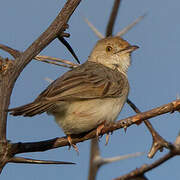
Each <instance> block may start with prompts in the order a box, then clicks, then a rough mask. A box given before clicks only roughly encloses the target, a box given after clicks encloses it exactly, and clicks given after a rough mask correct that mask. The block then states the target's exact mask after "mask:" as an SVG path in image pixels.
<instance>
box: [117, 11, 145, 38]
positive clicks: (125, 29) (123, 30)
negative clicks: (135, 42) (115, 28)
mask: <svg viewBox="0 0 180 180" xmlns="http://www.w3.org/2000/svg"><path fill="white" fill-rule="evenodd" d="M145 16H146V13H145V14H144V15H142V16H140V17H138V18H137V19H135V21H134V22H132V23H131V24H129V25H128V26H126V27H125V28H124V29H122V30H121V31H120V32H118V33H117V35H116V36H123V35H124V34H126V33H127V32H128V31H129V30H130V29H132V28H133V27H134V26H135V25H136V24H138V23H139V22H140V21H141V20H142V19H143V18H144V17H145Z"/></svg>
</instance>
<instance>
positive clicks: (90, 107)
mask: <svg viewBox="0 0 180 180" xmlns="http://www.w3.org/2000/svg"><path fill="white" fill-rule="evenodd" d="M137 48H138V46H132V45H130V44H129V43H128V42H127V41H125V40H123V39H122V38H121V37H118V36H115V37H108V38H104V39H101V40H99V41H98V42H97V44H96V45H95V47H94V49H93V50H92V52H91V54H90V56H89V58H88V60H87V61H86V62H85V63H84V64H82V65H80V66H78V67H76V68H74V69H72V70H70V71H68V72H66V73H65V74H64V75H62V76H61V77H59V78H58V79H56V80H55V81H54V82H53V83H51V84H50V85H49V86H48V87H47V88H46V89H45V90H44V91H43V92H42V93H41V94H40V95H39V96H38V97H37V98H36V99H35V100H34V101H33V102H32V103H29V104H26V105H23V106H20V107H17V108H13V109H9V111H10V112H11V113H10V114H12V115H14V116H19V115H22V116H34V115H37V114H41V113H44V112H47V113H48V114H51V115H53V116H54V117H55V120H56V122H57V124H58V125H60V127H61V128H62V129H63V131H64V133H65V134H66V135H67V138H68V141H69V143H70V145H72V146H73V147H74V148H75V150H78V149H77V146H76V145H75V144H73V143H72V139H71V135H72V134H80V133H83V132H88V131H90V130H92V129H95V128H96V129H97V130H96V132H97V137H98V135H99V134H100V132H101V130H102V128H103V127H104V126H105V125H106V123H107V124H108V123H111V122H114V121H115V120H116V118H117V116H118V115H119V113H120V112H121V109H122V107H123V105H124V103H125V102H126V100H127V97H128V92H129V83H128V79H127V70H128V67H129V66H130V64H131V53H132V52H133V51H134V50H136V49H137Z"/></svg>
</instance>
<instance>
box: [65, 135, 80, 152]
mask: <svg viewBox="0 0 180 180" xmlns="http://www.w3.org/2000/svg"><path fill="white" fill-rule="evenodd" d="M67 140H68V142H69V144H70V147H71V146H72V147H73V148H74V149H75V151H76V152H77V153H78V154H79V150H78V147H77V146H76V144H73V143H72V138H71V135H67Z"/></svg>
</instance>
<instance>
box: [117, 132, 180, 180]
mask: <svg viewBox="0 0 180 180" xmlns="http://www.w3.org/2000/svg"><path fill="white" fill-rule="evenodd" d="M177 155H180V135H178V136H177V138H176V141H175V143H174V144H173V145H171V150H170V151H169V153H167V154H166V155H164V156H163V157H161V158H159V159H158V160H156V161H155V162H153V163H152V164H148V165H147V164H144V165H143V166H141V167H140V168H136V169H135V170H133V171H131V172H130V173H128V174H126V175H123V176H121V177H118V178H115V179H114V180H128V179H133V178H135V177H138V176H142V175H144V174H145V173H146V172H148V171H150V170H152V169H154V168H156V167H157V166H159V165H161V164H162V163H164V162H166V161H168V160H169V159H171V158H173V157H175V156H177Z"/></svg>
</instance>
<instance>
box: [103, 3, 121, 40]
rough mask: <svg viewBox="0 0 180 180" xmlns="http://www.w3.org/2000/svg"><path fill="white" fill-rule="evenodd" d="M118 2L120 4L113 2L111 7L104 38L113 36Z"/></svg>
mask: <svg viewBox="0 0 180 180" xmlns="http://www.w3.org/2000/svg"><path fill="white" fill-rule="evenodd" d="M120 2H121V0H114V5H113V8H112V11H111V16H110V18H109V22H108V24H107V27H106V37H108V36H112V35H113V28H114V24H115V20H116V17H117V13H118V9H119V6H120Z"/></svg>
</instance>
